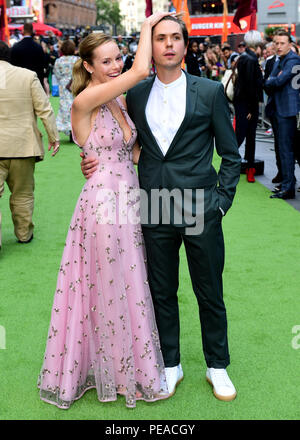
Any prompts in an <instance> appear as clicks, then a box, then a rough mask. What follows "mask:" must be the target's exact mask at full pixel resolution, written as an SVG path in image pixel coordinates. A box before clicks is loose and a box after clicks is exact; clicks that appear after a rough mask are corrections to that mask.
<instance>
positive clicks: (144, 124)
mask: <svg viewBox="0 0 300 440" xmlns="http://www.w3.org/2000/svg"><path fill="white" fill-rule="evenodd" d="M154 80H155V76H153V78H152V79H151V80H150V81H148V82H147V84H146V85H145V88H144V90H143V93H141V94H140V96H139V97H138V98H137V101H139V102H140V107H139V112H138V114H139V115H140V117H141V119H140V121H141V126H142V127H143V129H144V131H145V132H146V133H147V135H148V137H149V138H150V139H151V143H152V145H154V147H155V150H156V152H158V153H159V154H160V156H162V157H164V155H163V153H162V151H161V149H160V147H159V145H158V143H157V141H156V139H155V137H154V136H153V133H152V131H151V129H150V127H149V125H148V121H147V118H146V106H147V102H148V99H149V95H150V92H151V89H152V86H153V83H154Z"/></svg>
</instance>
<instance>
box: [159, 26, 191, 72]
mask: <svg viewBox="0 0 300 440" xmlns="http://www.w3.org/2000/svg"><path fill="white" fill-rule="evenodd" d="M152 55H153V59H154V62H155V65H156V67H162V68H166V69H168V70H172V69H174V68H176V67H178V66H179V65H181V62H182V60H183V57H184V56H185V55H186V47H185V44H184V39H183V35H182V31H181V27H180V25H179V24H178V23H176V22H175V21H172V20H163V21H161V22H160V23H158V24H157V25H156V26H155V27H154V30H153V38H152Z"/></svg>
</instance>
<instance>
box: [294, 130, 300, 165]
mask: <svg viewBox="0 0 300 440" xmlns="http://www.w3.org/2000/svg"><path fill="white" fill-rule="evenodd" d="M294 155H295V160H296V161H297V162H298V165H299V166H300V130H296V135H295V140H294Z"/></svg>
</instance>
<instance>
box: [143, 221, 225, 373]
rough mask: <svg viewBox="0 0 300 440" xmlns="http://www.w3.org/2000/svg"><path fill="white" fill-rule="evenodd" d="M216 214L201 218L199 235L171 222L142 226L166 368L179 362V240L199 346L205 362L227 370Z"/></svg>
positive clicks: (221, 261) (220, 235)
mask: <svg viewBox="0 0 300 440" xmlns="http://www.w3.org/2000/svg"><path fill="white" fill-rule="evenodd" d="M220 217H221V215H220V216H216V217H214V218H212V219H211V220H208V221H206V223H205V227H204V231H203V232H202V234H200V235H198V236H195V235H186V234H185V229H184V228H176V227H174V226H172V225H158V226H157V227H155V228H147V227H144V228H143V234H144V239H145V244H146V251H147V261H148V277H149V285H150V290H151V294H152V298H153V304H154V309H155V315H156V321H157V326H158V331H159V335H160V342H161V348H162V353H163V357H164V362H165V366H166V367H173V366H175V365H178V364H179V362H180V348H179V330H180V324H179V310H178V298H177V291H178V269H179V249H180V246H181V244H182V242H183V243H184V245H185V250H186V255H187V260H188V267H189V272H190V277H191V280H192V286H193V290H194V293H195V295H196V298H197V301H198V305H199V315H200V323H201V331H202V346H203V352H204V357H205V360H206V363H207V366H208V367H213V368H226V366H227V365H229V350H228V340H227V318H226V309H225V305H224V301H223V286H222V272H223V266H224V240H223V232H222V226H221V220H220ZM184 294H188V292H184ZM190 313H193V310H191V311H190ZM195 336H196V335H195Z"/></svg>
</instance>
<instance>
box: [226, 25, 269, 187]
mask: <svg viewBox="0 0 300 440" xmlns="http://www.w3.org/2000/svg"><path fill="white" fill-rule="evenodd" d="M244 41H245V43H246V50H245V52H244V53H243V54H242V55H240V57H239V58H238V61H237V64H236V65H237V72H238V75H237V79H236V81H235V85H234V99H233V104H234V109H235V117H236V129H235V132H236V137H237V142H238V146H239V147H240V146H241V145H242V143H243V142H244V140H245V139H246V146H245V156H244V159H245V160H246V161H247V167H246V174H247V180H248V182H255V178H254V175H255V137H256V128H257V123H258V116H259V102H260V101H262V100H263V76H262V72H261V69H260V66H259V63H258V59H257V56H256V53H255V49H256V46H257V44H258V43H259V42H261V35H260V33H259V32H258V31H255V30H251V31H248V32H247V33H246V34H245V38H244Z"/></svg>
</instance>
